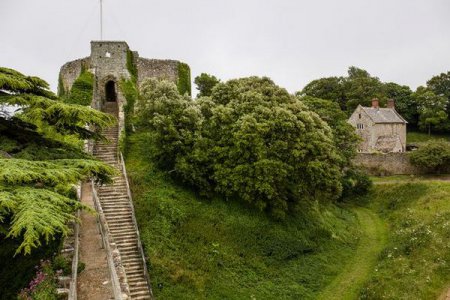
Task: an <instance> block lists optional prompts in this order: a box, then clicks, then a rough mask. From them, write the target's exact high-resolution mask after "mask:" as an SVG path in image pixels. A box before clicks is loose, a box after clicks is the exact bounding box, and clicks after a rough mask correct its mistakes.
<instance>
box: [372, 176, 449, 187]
mask: <svg viewBox="0 0 450 300" xmlns="http://www.w3.org/2000/svg"><path fill="white" fill-rule="evenodd" d="M449 181H450V175H445V176H435V177H433V176H427V177H423V178H422V177H413V178H408V177H405V178H402V179H394V180H392V179H391V180H377V181H373V184H376V185H378V184H396V183H417V182H449Z"/></svg>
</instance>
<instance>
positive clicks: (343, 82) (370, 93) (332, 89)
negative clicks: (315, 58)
mask: <svg viewBox="0 0 450 300" xmlns="http://www.w3.org/2000/svg"><path fill="white" fill-rule="evenodd" d="M297 94H298V95H300V96H312V97H316V98H321V99H326V100H332V101H334V102H337V103H339V106H340V107H341V109H342V110H344V111H347V112H349V113H351V112H353V110H354V109H355V108H356V107H357V106H358V104H361V105H365V106H367V105H369V104H370V100H371V99H372V98H374V97H378V98H380V99H384V98H385V94H384V87H383V84H382V82H381V81H380V80H379V79H378V78H377V77H373V76H371V75H370V74H369V73H368V72H367V71H366V70H363V69H360V68H357V67H353V66H352V67H349V69H348V76H346V77H327V78H321V79H317V80H313V81H312V82H310V83H309V84H307V85H306V86H305V88H304V89H303V90H302V91H301V92H299V93H297Z"/></svg>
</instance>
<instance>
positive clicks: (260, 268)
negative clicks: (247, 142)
mask: <svg viewBox="0 0 450 300" xmlns="http://www.w3.org/2000/svg"><path fill="white" fill-rule="evenodd" d="M129 141H130V143H129V148H128V155H127V159H126V162H127V169H128V174H129V176H130V178H131V186H132V191H133V196H134V204H135V207H136V218H137V220H138V223H139V227H140V230H141V238H142V242H143V245H144V248H145V252H146V256H147V257H149V263H148V264H149V266H148V267H149V273H150V276H151V281H152V283H153V291H154V294H155V297H156V298H159V299H316V298H317V295H318V294H319V293H320V291H322V290H323V289H324V288H325V287H326V286H328V285H329V283H330V282H332V281H333V279H334V278H335V277H336V275H338V274H339V272H340V271H341V270H342V269H343V268H344V267H345V266H346V262H347V261H349V260H350V259H351V258H352V257H353V256H354V254H355V251H356V248H357V245H358V241H359V236H360V232H359V230H358V228H359V226H358V220H357V218H356V216H355V214H354V213H352V212H351V211H350V210H348V209H345V208H343V207H341V208H340V207H337V206H334V205H326V206H325V205H324V206H318V205H309V206H306V205H305V210H304V211H303V212H302V213H301V215H299V216H295V217H294V216H292V217H289V218H288V219H286V220H285V221H284V222H276V221H274V220H272V219H271V218H270V217H268V216H267V215H265V214H264V213H260V212H255V211H254V210H253V209H251V208H248V207H246V206H244V205H242V204H240V203H238V202H236V201H232V200H228V201H227V200H225V199H220V198H218V197H216V198H214V199H202V198H200V197H199V196H197V195H196V194H195V193H193V192H192V191H191V190H190V189H189V188H186V187H182V186H180V185H179V184H177V183H176V182H175V181H173V180H172V179H171V178H170V177H169V176H168V175H167V174H166V173H164V172H162V171H160V170H158V169H156V168H155V167H154V166H153V164H152V163H151V159H150V157H149V154H150V153H151V143H150V141H149V139H148V135H146V134H142V133H140V134H133V135H131V136H130V137H129ZM313 220H314V221H313Z"/></svg>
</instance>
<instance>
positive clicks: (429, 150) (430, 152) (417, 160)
mask: <svg viewBox="0 0 450 300" xmlns="http://www.w3.org/2000/svg"><path fill="white" fill-rule="evenodd" d="M410 159H411V163H412V164H413V165H415V166H418V167H420V168H422V169H424V170H428V171H430V172H441V171H443V170H446V169H448V166H449V165H450V143H449V142H446V141H444V140H436V141H430V142H428V143H426V144H425V145H422V146H421V147H420V148H419V149H418V150H416V151H414V152H412V153H411V154H410Z"/></svg>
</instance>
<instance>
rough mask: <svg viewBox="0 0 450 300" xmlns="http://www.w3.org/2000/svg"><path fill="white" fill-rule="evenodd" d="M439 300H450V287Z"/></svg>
mask: <svg viewBox="0 0 450 300" xmlns="http://www.w3.org/2000/svg"><path fill="white" fill-rule="evenodd" d="M439 300H450V287H449V288H448V290H447V291H446V292H444V293H442V295H441V296H440V297H439Z"/></svg>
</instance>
